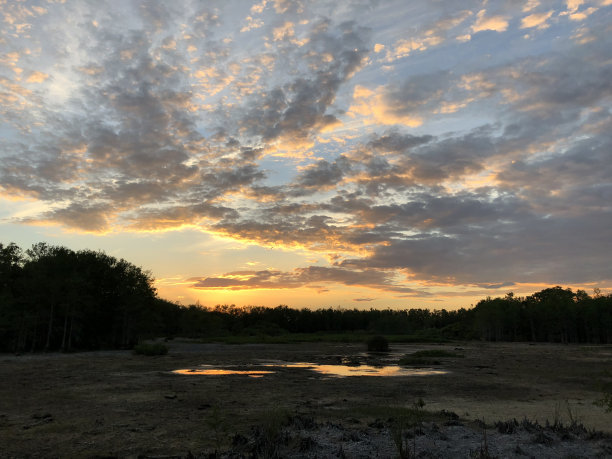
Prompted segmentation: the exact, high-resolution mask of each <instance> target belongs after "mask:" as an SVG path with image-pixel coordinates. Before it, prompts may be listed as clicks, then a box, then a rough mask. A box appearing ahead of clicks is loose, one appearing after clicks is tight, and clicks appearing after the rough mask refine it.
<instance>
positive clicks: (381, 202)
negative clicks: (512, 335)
mask: <svg viewBox="0 0 612 459" xmlns="http://www.w3.org/2000/svg"><path fill="white" fill-rule="evenodd" d="M455 6H456V5H454V4H453V3H452V2H444V1H441V2H430V1H426V0H422V1H415V2H409V3H406V2H403V1H388V2H376V1H368V0H353V1H346V2H331V1H327V0H321V1H315V2H301V1H287V0H262V1H259V2H251V1H240V0H235V1H230V2H226V1H210V2H203V3H202V2H198V1H195V0H193V1H191V0H190V1H187V0H185V1H181V2H176V3H174V2H173V3H162V2H144V1H135V2H131V3H124V2H122V3H117V2H96V3H95V4H90V3H83V2H77V1H70V0H68V1H67V2H65V3H49V2H46V1H42V0H41V1H25V2H20V3H8V4H4V5H1V6H0V21H2V24H3V27H2V29H3V30H2V31H0V100H2V111H1V112H0V113H1V115H0V132H1V133H2V134H1V136H0V146H1V148H0V232H1V234H2V241H0V242H4V243H9V242H15V243H16V244H18V245H19V246H20V247H21V248H23V249H24V250H25V249H27V248H29V247H30V246H31V245H32V244H34V243H37V242H41V241H45V242H47V243H49V244H51V245H62V246H66V247H68V248H70V249H72V250H81V249H91V250H102V251H104V252H106V253H107V254H109V255H112V256H114V257H117V258H124V259H126V260H127V261H129V262H131V263H133V264H135V265H137V266H141V267H142V268H143V269H146V270H150V271H151V272H152V274H153V277H155V279H156V281H155V287H156V288H157V291H158V294H159V296H160V298H163V299H167V300H169V301H173V302H179V303H181V304H183V305H190V304H196V303H197V302H199V304H201V305H206V306H208V307H214V306H213V305H223V304H227V305H230V304H235V305H236V306H237V307H246V306H250V305H252V306H264V307H276V306H279V305H287V306H289V307H292V308H306V307H308V308H311V309H319V308H327V307H334V308H336V307H337V308H343V309H353V308H356V309H370V308H374V309H386V308H391V309H411V308H427V309H447V310H455V309H459V308H462V307H465V308H468V307H470V306H469V305H472V306H473V305H475V304H476V303H477V302H478V301H479V300H480V299H483V298H486V297H487V296H490V297H500V296H501V297H503V296H504V295H506V294H507V293H508V292H513V293H514V294H515V295H516V296H528V295H530V294H532V293H534V292H537V291H540V290H542V289H545V288H549V287H552V286H561V287H563V288H571V289H572V290H573V291H576V290H579V289H580V290H584V291H586V292H587V293H588V294H589V295H592V293H593V291H594V289H595V288H599V289H601V293H603V294H609V293H611V292H612V265H611V264H610V262H609V254H610V253H612V206H611V205H610V202H612V184H611V183H610V177H611V176H612V161H610V159H611V156H610V152H611V151H612V111H611V109H610V107H611V106H612V78H610V75H611V74H612V51H610V50H612V0H595V1H583V0H567V1H545V0H541V1H540V0H528V1H525V2H522V3H520V4H519V3H517V2H515V1H509V0H504V1H502V0H498V1H486V0H485V1H481V0H470V1H468V2H464V3H462V4H461V7H462V8H461V9H457V8H455Z"/></svg>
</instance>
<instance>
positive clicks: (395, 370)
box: [173, 362, 448, 378]
mask: <svg viewBox="0 0 612 459" xmlns="http://www.w3.org/2000/svg"><path fill="white" fill-rule="evenodd" d="M258 367H264V368H274V369H276V370H259V369H255V370H232V369H225V368H214V367H206V368H191V369H182V370H174V371H173V373H175V374H181V375H198V376H199V375H204V376H223V375H246V376H249V377H251V378H261V377H262V376H265V375H267V374H272V373H276V372H277V371H278V369H282V368H297V369H306V370H311V371H314V372H315V373H318V374H320V375H324V376H331V377H334V378H345V377H348V376H384V377H390V376H433V375H443V374H447V373H448V371H446V370H435V369H432V368H403V367H400V366H397V365H387V366H372V365H322V364H317V363H308V362H295V363H293V362H292V363H273V364H265V365H259V366H258Z"/></svg>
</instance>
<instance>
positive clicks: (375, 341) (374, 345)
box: [367, 335, 389, 352]
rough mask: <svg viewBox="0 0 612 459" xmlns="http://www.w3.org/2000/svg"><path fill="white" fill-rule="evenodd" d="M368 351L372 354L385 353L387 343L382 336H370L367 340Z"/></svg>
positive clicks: (387, 347) (387, 346)
mask: <svg viewBox="0 0 612 459" xmlns="http://www.w3.org/2000/svg"><path fill="white" fill-rule="evenodd" d="M367 344H368V351H372V352H387V351H388V350H389V341H388V340H387V338H385V337H384V336H379V335H378V336H372V337H371V338H370V339H368V342H367Z"/></svg>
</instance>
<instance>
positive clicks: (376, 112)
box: [349, 85, 423, 127]
mask: <svg viewBox="0 0 612 459" xmlns="http://www.w3.org/2000/svg"><path fill="white" fill-rule="evenodd" d="M351 113H352V114H353V115H355V114H358V115H361V116H363V117H364V118H365V120H364V122H365V123H366V124H374V123H379V124H386V125H392V124H403V125H405V126H409V127H418V126H420V125H422V124H423V119H422V118H421V117H420V116H416V115H402V114H398V113H394V111H393V108H392V107H391V106H390V105H389V104H388V102H387V101H386V100H385V96H384V94H383V91H382V87H379V88H377V89H376V90H374V91H373V90H371V89H368V88H366V87H364V86H360V85H357V86H355V90H354V91H353V105H351V107H350V108H349V114H351Z"/></svg>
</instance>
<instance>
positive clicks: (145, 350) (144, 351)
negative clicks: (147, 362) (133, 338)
mask: <svg viewBox="0 0 612 459" xmlns="http://www.w3.org/2000/svg"><path fill="white" fill-rule="evenodd" d="M167 353H168V346H166V345H165V344H162V343H140V344H137V345H136V346H134V354H139V355H166V354H167Z"/></svg>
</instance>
